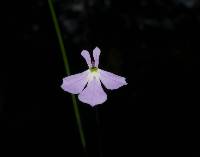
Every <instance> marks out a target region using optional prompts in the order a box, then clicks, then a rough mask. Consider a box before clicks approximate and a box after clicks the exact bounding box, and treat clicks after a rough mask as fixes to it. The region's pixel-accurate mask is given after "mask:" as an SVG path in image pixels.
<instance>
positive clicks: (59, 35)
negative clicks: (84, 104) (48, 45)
mask: <svg viewBox="0 0 200 157" xmlns="http://www.w3.org/2000/svg"><path fill="white" fill-rule="evenodd" d="M48 4H49V9H50V12H51V16H52V20H53V23H54V26H55V30H56V34H57V37H58V42H59V45H60V50H61V53H62V58H63V62H64V65H65V71H66V73H67V75H70V69H69V64H68V59H67V55H66V50H65V46H64V43H63V39H62V35H61V31H60V27H59V24H58V20H57V17H56V13H55V10H54V7H53V2H52V0H48ZM71 97H72V103H73V107H74V113H75V116H76V121H77V125H78V129H79V134H80V138H81V143H82V146H83V148H84V150H85V151H86V142H85V136H84V133H83V128H82V124H81V118H80V114H79V110H78V105H77V101H76V98H75V96H74V95H71Z"/></svg>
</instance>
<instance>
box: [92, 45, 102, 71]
mask: <svg viewBox="0 0 200 157" xmlns="http://www.w3.org/2000/svg"><path fill="white" fill-rule="evenodd" d="M100 53H101V51H100V49H99V48H98V47H96V48H95V49H94V50H93V58H94V61H95V64H94V66H95V67H97V68H98V66H99V55H100Z"/></svg>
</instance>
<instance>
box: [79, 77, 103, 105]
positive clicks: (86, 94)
mask: <svg viewBox="0 0 200 157" xmlns="http://www.w3.org/2000/svg"><path fill="white" fill-rule="evenodd" d="M78 98H79V100H80V101H82V102H84V103H86V104H89V105H91V106H92V107H93V106H95V105H98V104H102V103H104V102H105V101H106V100H107V95H106V93H105V92H104V90H103V88H102V86H101V82H100V81H99V80H97V79H93V80H91V81H89V82H88V85H87V87H86V88H85V89H84V90H83V91H82V92H81V93H80V94H79V96H78Z"/></svg>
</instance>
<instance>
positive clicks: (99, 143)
mask: <svg viewBox="0 0 200 157" xmlns="http://www.w3.org/2000/svg"><path fill="white" fill-rule="evenodd" d="M95 114H96V125H97V137H98V139H97V140H98V151H99V157H103V152H102V141H101V138H102V136H101V124H100V117H99V111H98V108H97V107H96V108H95Z"/></svg>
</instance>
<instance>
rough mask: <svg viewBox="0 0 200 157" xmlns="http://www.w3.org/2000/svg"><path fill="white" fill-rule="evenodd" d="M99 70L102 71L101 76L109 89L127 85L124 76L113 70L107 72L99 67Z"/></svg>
mask: <svg viewBox="0 0 200 157" xmlns="http://www.w3.org/2000/svg"><path fill="white" fill-rule="evenodd" d="M99 71H100V75H99V78H100V80H101V82H102V83H103V84H104V86H105V87H106V88H107V89H111V90H112V89H117V88H119V87H121V86H123V85H127V82H126V80H125V78H124V77H121V76H118V75H115V74H113V73H111V72H107V71H105V70H101V69H99Z"/></svg>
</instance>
